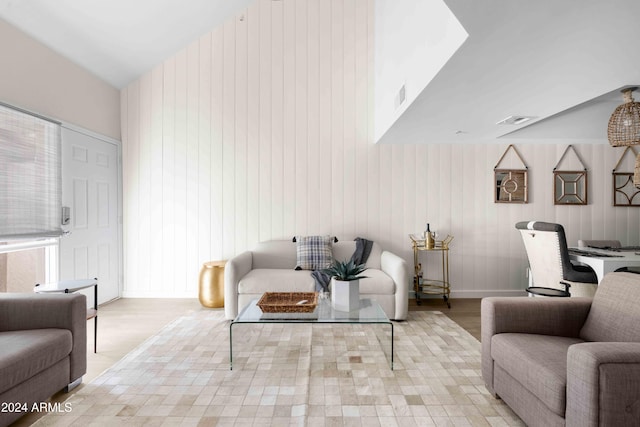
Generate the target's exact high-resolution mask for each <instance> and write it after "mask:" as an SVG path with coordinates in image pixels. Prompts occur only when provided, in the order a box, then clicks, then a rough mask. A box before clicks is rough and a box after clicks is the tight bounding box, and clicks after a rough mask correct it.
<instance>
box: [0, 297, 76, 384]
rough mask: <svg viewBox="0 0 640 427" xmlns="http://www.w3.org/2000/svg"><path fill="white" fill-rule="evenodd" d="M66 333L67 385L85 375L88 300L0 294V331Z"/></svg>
mask: <svg viewBox="0 0 640 427" xmlns="http://www.w3.org/2000/svg"><path fill="white" fill-rule="evenodd" d="M46 328H58V329H68V330H69V331H71V335H72V337H73V347H72V349H71V353H70V358H71V372H70V378H69V383H71V382H73V381H75V380H76V379H78V378H80V377H82V376H83V375H84V374H85V373H86V372H87V298H86V296H85V295H84V294H81V293H71V294H11V293H9V294H0V331H21V330H28V329H46Z"/></svg>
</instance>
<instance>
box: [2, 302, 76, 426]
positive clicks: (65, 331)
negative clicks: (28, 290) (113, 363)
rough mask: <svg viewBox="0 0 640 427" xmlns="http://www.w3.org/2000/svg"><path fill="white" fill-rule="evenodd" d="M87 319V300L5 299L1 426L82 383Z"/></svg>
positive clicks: (3, 307)
mask: <svg viewBox="0 0 640 427" xmlns="http://www.w3.org/2000/svg"><path fill="white" fill-rule="evenodd" d="M86 315H87V302H86V297H85V296H84V295H82V294H46V295H45V294H10V293H9V294H0V403H3V404H4V405H5V406H3V408H2V409H3V410H2V411H0V425H3V426H4V425H9V424H10V423H12V422H13V421H15V420H17V419H18V418H20V417H21V416H23V415H25V413H28V412H32V410H33V405H34V404H36V405H39V404H40V403H42V402H46V401H47V399H48V398H49V397H51V396H52V395H53V394H55V393H57V392H58V391H60V390H63V389H65V388H66V389H67V390H68V389H70V388H73V387H75V386H76V385H77V384H79V383H80V381H81V380H82V376H83V375H84V374H85V373H86V371H87V318H86Z"/></svg>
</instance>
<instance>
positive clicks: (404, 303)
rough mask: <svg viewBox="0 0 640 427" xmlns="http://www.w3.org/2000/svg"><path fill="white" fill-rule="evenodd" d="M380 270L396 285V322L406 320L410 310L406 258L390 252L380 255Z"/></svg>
mask: <svg viewBox="0 0 640 427" xmlns="http://www.w3.org/2000/svg"><path fill="white" fill-rule="evenodd" d="M380 268H381V269H382V271H383V272H384V273H385V274H387V275H388V276H389V277H391V279H392V280H393V282H394V283H395V285H396V292H395V296H396V310H395V313H396V315H395V319H394V320H405V319H406V318H407V312H408V310H409V271H408V268H407V262H406V261H405V260H404V258H400V257H399V256H398V255H396V254H394V253H391V252H389V251H383V252H382V254H381V255H380Z"/></svg>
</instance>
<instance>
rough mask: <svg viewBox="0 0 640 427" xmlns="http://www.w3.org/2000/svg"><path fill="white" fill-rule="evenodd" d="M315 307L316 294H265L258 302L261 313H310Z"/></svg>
mask: <svg viewBox="0 0 640 427" xmlns="http://www.w3.org/2000/svg"><path fill="white" fill-rule="evenodd" d="M300 301H305V302H304V303H302V304H298V303H299V302H300ZM317 305H318V293H317V292H265V293H264V295H262V298H260V301H258V307H260V309H261V310H262V312H263V313H311V312H312V311H313V310H315V308H316V306H317Z"/></svg>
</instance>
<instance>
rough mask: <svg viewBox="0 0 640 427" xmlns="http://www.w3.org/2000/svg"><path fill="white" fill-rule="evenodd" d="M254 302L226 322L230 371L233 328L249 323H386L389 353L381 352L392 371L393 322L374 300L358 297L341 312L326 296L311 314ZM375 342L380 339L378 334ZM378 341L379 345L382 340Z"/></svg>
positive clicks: (230, 367) (319, 300)
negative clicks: (266, 307) (270, 309)
mask: <svg viewBox="0 0 640 427" xmlns="http://www.w3.org/2000/svg"><path fill="white" fill-rule="evenodd" d="M257 303H258V300H257V299H255V300H253V301H251V302H250V303H249V304H248V305H247V306H246V307H245V308H243V309H242V311H241V312H240V314H238V316H237V317H236V318H235V319H234V320H232V321H231V323H230V324H229V369H231V370H233V327H234V326H236V325H240V324H249V323H253V324H256V323H290V324H300V323H309V324H312V325H313V324H344V325H354V324H363V325H364V324H376V325H389V327H390V328H391V339H390V341H391V343H390V349H391V353H390V355H386V352H385V355H386V356H387V358H388V359H390V364H391V370H393V323H391V321H390V320H389V318H388V317H387V315H386V314H385V312H384V310H382V307H380V305H379V304H378V303H377V302H376V301H375V300H370V299H361V300H360V308H359V309H358V310H354V311H350V312H344V311H337V310H334V309H333V308H332V307H331V301H330V299H328V298H320V299H318V305H317V307H316V308H315V310H314V311H313V313H263V312H262V310H261V309H260V307H258V305H257ZM378 341H379V342H380V338H379V337H378ZM380 344H381V345H383V344H382V342H380ZM383 346H384V345H383Z"/></svg>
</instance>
